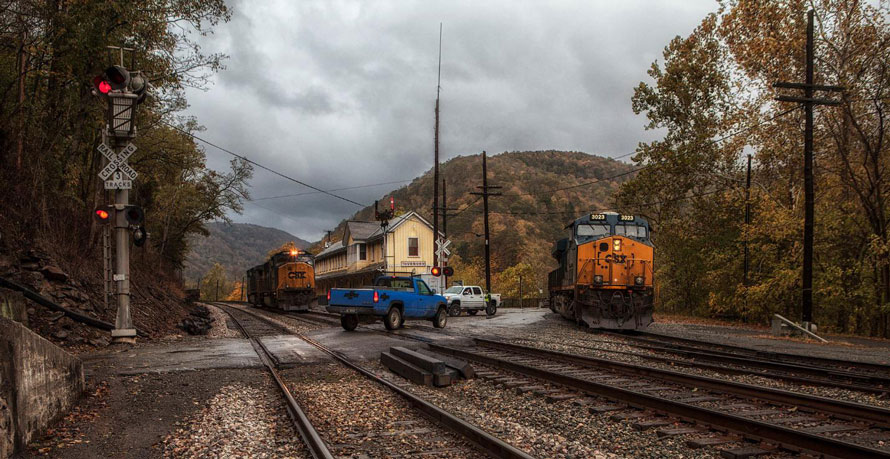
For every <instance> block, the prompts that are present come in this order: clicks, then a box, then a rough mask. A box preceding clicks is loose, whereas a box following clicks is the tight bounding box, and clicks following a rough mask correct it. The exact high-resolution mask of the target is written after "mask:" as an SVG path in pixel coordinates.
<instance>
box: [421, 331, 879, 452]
mask: <svg viewBox="0 0 890 459" xmlns="http://www.w3.org/2000/svg"><path fill="white" fill-rule="evenodd" d="M520 347H524V346H520ZM430 349H432V350H435V351H437V352H441V353H446V354H449V355H452V356H455V357H460V358H464V359H468V360H472V361H475V362H478V363H482V364H485V365H490V366H494V367H497V368H501V369H504V370H509V371H513V372H516V373H520V374H523V375H526V376H529V377H532V378H537V379H541V380H545V381H548V382H551V383H554V384H558V385H562V386H566V387H569V388H572V389H575V390H578V391H581V392H584V393H588V394H594V395H601V396H604V397H607V398H611V399H614V400H620V401H623V402H625V403H627V404H628V405H630V406H634V407H637V408H642V409H650V410H654V411H656V412H660V413H664V414H668V415H673V416H678V417H680V418H683V419H686V420H690V421H695V422H699V423H702V424H705V425H708V426H711V427H715V428H718V429H721V430H727V431H731V432H736V433H739V434H741V435H743V436H745V437H747V438H752V439H756V440H761V441H768V442H773V443H776V444H779V445H781V446H782V447H784V448H786V449H790V450H795V451H808V452H814V453H817V454H826V455H830V456H833V457H840V458H851V459H861V458H888V457H890V452H885V451H881V450H878V449H875V448H870V447H867V446H862V445H857V444H854V443H848V442H844V441H840V440H836V439H833V438H829V437H825V436H820V435H815V434H811V433H808V432H803V431H799V430H794V429H791V428H788V427H783V426H779V425H775V424H770V423H766V422H762V421H757V420H753V419H749V418H745V417H743V416H738V415H734V414H729V413H724V412H720V411H716V410H712V409H709V408H703V407H699V406H695V405H691V404H688V403H683V402H677V401H673V400H668V399H665V398H663V397H659V396H656V395H650V394H646V393H642V392H635V391H632V390H629V389H623V388H620V387H615V386H610V385H608V384H603V383H598V382H595V381H589V380H585V379H582V378H579V377H575V376H571V375H566V374H560V373H556V372H553V371H549V370H544V369H541V368H536V367H533V366H529V365H525V364H521V363H516V362H510V361H508V360H504V359H501V358H497V357H492V356H486V355H480V354H477V353H474V352H472V351H468V350H464V349H458V348H453V347H448V346H442V345H437V344H431V345H430ZM549 358H551V359H552V358H556V356H549Z"/></svg>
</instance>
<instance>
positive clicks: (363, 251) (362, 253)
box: [358, 244, 368, 261]
mask: <svg viewBox="0 0 890 459" xmlns="http://www.w3.org/2000/svg"><path fill="white" fill-rule="evenodd" d="M358 259H359V260H362V261H364V260H367V259H368V249H367V248H366V247H365V244H359V245H358Z"/></svg>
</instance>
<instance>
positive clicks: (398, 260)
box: [315, 211, 433, 296]
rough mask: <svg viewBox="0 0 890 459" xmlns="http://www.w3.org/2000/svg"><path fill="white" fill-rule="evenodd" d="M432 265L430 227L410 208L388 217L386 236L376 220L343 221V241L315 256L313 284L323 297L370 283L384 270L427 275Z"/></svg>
mask: <svg viewBox="0 0 890 459" xmlns="http://www.w3.org/2000/svg"><path fill="white" fill-rule="evenodd" d="M384 248H385V249H384ZM384 250H385V255H384ZM432 267H433V226H432V225H431V224H430V223H429V222H428V221H426V219H424V218H423V217H421V216H420V215H418V214H417V212H414V211H410V212H407V213H405V214H402V215H400V216H398V217H395V218H394V219H393V220H391V221H390V224H389V226H388V227H387V228H386V234H385V235H384V233H383V229H382V228H381V227H380V223H379V222H361V221H348V222H346V229H345V230H344V233H343V238H342V240H340V241H338V242H335V243H333V244H331V245H330V246H329V247H327V248H325V249H324V250H323V251H322V252H321V253H319V254H318V255H316V256H315V285H316V289H317V293H318V295H319V296H322V295H326V294H327V291H328V290H330V289H331V288H355V287H362V286H366V285H371V284H372V283H373V281H374V278H375V277H377V276H378V275H380V274H381V273H384V272H385V273H397V274H403V275H406V274H419V275H424V276H423V277H425V278H427V277H428V276H429V275H430V269H431V268H432Z"/></svg>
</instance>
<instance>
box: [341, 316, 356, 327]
mask: <svg viewBox="0 0 890 459" xmlns="http://www.w3.org/2000/svg"><path fill="white" fill-rule="evenodd" d="M340 325H342V326H343V329H344V330H346V331H353V330H355V328H356V327H358V316H357V315H355V314H344V315H342V316H340Z"/></svg>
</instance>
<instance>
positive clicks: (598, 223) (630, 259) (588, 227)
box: [547, 212, 655, 330]
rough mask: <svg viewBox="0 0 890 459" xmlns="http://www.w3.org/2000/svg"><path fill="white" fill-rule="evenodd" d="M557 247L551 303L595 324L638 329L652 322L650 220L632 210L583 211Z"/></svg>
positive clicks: (553, 307) (561, 311)
mask: <svg viewBox="0 0 890 459" xmlns="http://www.w3.org/2000/svg"><path fill="white" fill-rule="evenodd" d="M565 229H566V230H567V231H568V237H567V238H564V239H560V240H559V241H557V242H556V244H555V245H554V247H553V252H552V255H553V258H555V259H556V260H557V261H558V262H559V267H558V268H557V269H555V270H554V271H551V272H550V275H549V276H548V282H547V283H548V290H549V292H550V309H551V310H553V311H554V312H558V313H559V314H561V315H563V316H564V317H566V318H568V319H570V320H574V321H576V322H578V323H579V324H586V325H587V326H588V327H591V328H604V329H612V330H637V329H641V328H645V327H647V326H648V325H649V324H650V323H652V306H653V297H654V289H653V285H654V283H653V280H654V279H653V274H654V269H653V268H654V265H653V263H654V261H655V247H654V246H653V245H652V240H651V239H650V232H649V222H647V221H646V220H645V219H644V218H641V217H637V216H633V215H619V214H617V213H614V212H602V213H595V214H590V215H585V216H583V217H581V218H578V219H577V220H575V221H573V222H572V223H570V224H568V225H567V226H566V227H565Z"/></svg>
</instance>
